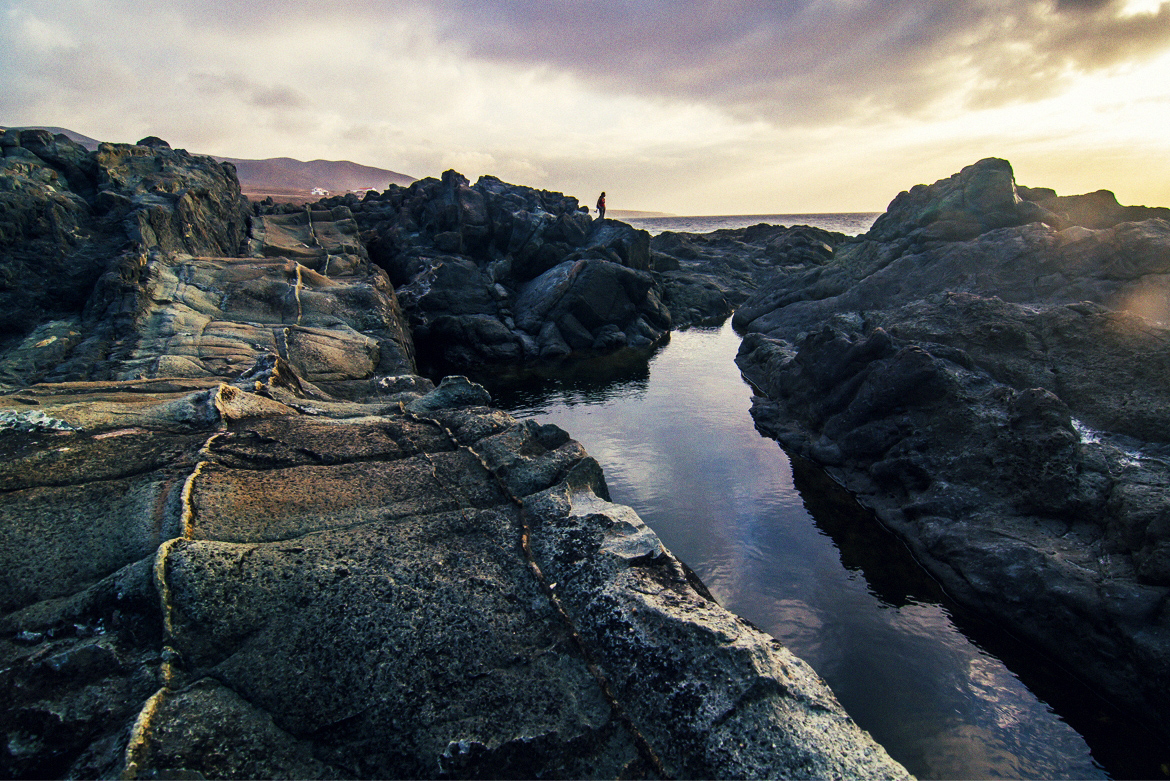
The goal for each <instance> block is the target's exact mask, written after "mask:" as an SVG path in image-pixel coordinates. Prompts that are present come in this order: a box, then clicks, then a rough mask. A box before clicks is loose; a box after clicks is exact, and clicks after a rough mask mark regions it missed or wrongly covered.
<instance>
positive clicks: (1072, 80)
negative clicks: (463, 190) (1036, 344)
mask: <svg viewBox="0 0 1170 781" xmlns="http://www.w3.org/2000/svg"><path fill="white" fill-rule="evenodd" d="M0 125H4V126H22V125H44V126H59V127H65V128H68V129H70V130H74V131H76V132H79V133H82V134H84V135H87V136H91V137H93V138H97V139H99V140H102V141H121V142H134V141H137V140H138V139H140V138H143V137H145V136H148V135H156V136H160V137H162V138H163V139H165V140H167V141H168V142H169V143H170V144H171V145H172V146H174V147H181V148H185V149H188V150H189V151H191V152H199V153H203V154H214V155H220V156H225V157H240V158H264V157H281V156H285V157H294V158H297V159H301V160H312V159H322V158H323V159H329V160H352V161H354V162H358V163H362V164H365V165H372V166H378V167H381V168H387V169H390V170H393V171H398V172H401V173H405V174H408V175H410V176H414V177H418V178H422V177H425V176H439V175H441V174H442V172H443V171H445V170H447V169H450V168H454V169H455V170H457V171H459V172H460V173H462V174H464V175H465V176H467V177H468V178H469V179H471V180H472V181H475V179H476V178H478V177H479V176H480V175H482V174H491V175H494V176H498V177H499V178H501V179H503V180H504V181H507V182H512V183H514V184H523V185H528V186H532V187H537V188H540V189H547V190H554V191H557V192H563V193H566V194H568V195H572V196H575V197H577V198H578V199H580V201H581V202H582V203H586V204H592V203H593V202H594V201H595V200H596V198H597V194H598V193H599V192H600V191H602V190H605V191H606V192H607V203H608V205H609V208H610V209H611V210H612V209H635V210H651V211H662V212H668V213H673V214H680V215H701V214H792V213H799V214H805V213H817V212H847V211H882V210H884V209H885V208H886V206H887V204H888V203H889V202H890V201H891V200H892V199H893V198H894V196H896V195H897V194H898V192H900V191H902V190H906V189H909V188H910V187H912V186H914V185H915V184H919V183H930V182H934V181H936V180H938V179H942V178H945V177H947V176H950V175H951V174H953V173H955V172H957V171H958V170H959V169H961V168H962V167H963V166H965V165H969V164H970V163H973V162H975V161H977V160H980V159H982V158H984V157H992V156H994V157H1002V158H1005V159H1007V160H1009V161H1010V162H1011V163H1012V166H1013V168H1014V170H1015V173H1016V181H1017V182H1018V183H1019V184H1024V185H1028V186H1032V187H1052V188H1054V189H1055V190H1056V191H1057V192H1058V193H1059V194H1061V195H1071V194H1077V193H1084V192H1091V191H1094V190H1098V189H1109V190H1113V191H1114V192H1115V193H1116V194H1117V197H1118V199H1119V200H1120V201H1121V202H1122V203H1124V204H1142V205H1148V206H1170V2H1158V1H1157V0H947V2H939V1H938V0H880V1H878V2H865V1H864V0H685V1H682V0H680V1H678V2H676V1H675V0H658V1H656V2H651V1H649V0H607V1H606V2H596V1H595V0H514V2H506V1H504V0H494V1H491V0H394V1H393V2H390V1H388V0H347V1H346V2H341V3H329V2H320V0H312V1H311V2H309V1H307V0H282V1H281V2H270V3H268V2H254V0H250V1H249V2H229V1H228V0H175V1H174V2H163V1H162V0H157V1H154V0H146V2H143V0H134V2H129V1H124V0H0Z"/></svg>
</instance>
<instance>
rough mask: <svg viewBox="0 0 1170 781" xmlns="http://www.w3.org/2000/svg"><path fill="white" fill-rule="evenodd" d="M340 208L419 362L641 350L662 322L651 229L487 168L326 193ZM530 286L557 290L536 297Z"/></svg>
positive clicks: (662, 330) (487, 362)
mask: <svg viewBox="0 0 1170 781" xmlns="http://www.w3.org/2000/svg"><path fill="white" fill-rule="evenodd" d="M341 205H346V206H347V207H348V208H349V209H350V210H352V213H353V216H354V219H355V220H356V221H357V224H358V226H359V227H360V229H361V231H362V238H363V240H364V241H365V243H366V245H367V247H368V248H369V253H370V257H371V259H372V260H373V261H374V262H375V263H376V264H378V265H379V266H380V267H382V268H383V269H385V270H386V272H387V274H389V277H390V279H391V281H392V282H393V283H394V285H395V288H396V292H397V295H398V298H399V300H400V301H401V303H402V307H403V311H404V313H405V315H406V317H407V319H408V322H409V324H410V328H411V331H412V334H413V336H414V340H415V343H416V345H417V348H418V350H419V355H420V356H422V357H423V359H424V360H425V361H428V362H435V363H438V364H440V365H443V366H454V367H475V366H481V367H482V366H491V365H497V366H498V365H505V364H506V365H513V364H519V363H526V362H541V361H550V360H557V359H560V358H563V357H564V356H566V355H569V354H570V353H579V354H580V353H590V352H608V351H613V350H615V349H619V348H621V347H625V346H633V347H649V346H651V345H653V344H655V343H658V342H660V341H662V340H663V338H664V337H665V336H666V334H667V332H668V331H669V330H670V328H671V318H670V314H669V312H668V310H667V309H666V308H665V307H664V306H663V304H662V301H661V298H660V296H659V295H658V289H657V285H656V283H655V281H654V279H653V278H652V277H651V276H650V275H649V273H648V271H649V269H650V257H651V253H650V236H649V234H648V233H646V232H645V231H641V230H635V229H634V228H632V227H630V226H629V225H626V224H625V223H622V222H618V221H615V220H592V219H590V217H589V215H588V212H587V210H586V209H584V208H582V207H581V206H580V205H579V204H578V202H577V200H576V199H575V198H570V197H567V196H565V195H562V194H561V193H553V192H548V191H542V190H534V189H532V188H529V187H521V186H517V185H511V184H506V183H504V182H502V181H500V180H499V179H497V178H495V177H491V176H485V177H481V178H480V180H479V181H478V182H476V183H475V184H474V185H472V184H471V183H470V182H468V180H467V179H465V178H464V177H463V176H461V175H460V174H458V173H456V172H455V171H447V172H446V173H444V174H443V176H442V178H441V179H423V180H420V181H418V182H415V183H413V184H411V185H410V186H409V187H405V188H404V187H398V186H391V187H390V189H388V190H386V191H385V192H383V193H380V194H377V193H371V194H369V195H367V196H366V197H365V198H363V199H361V201H356V200H354V199H347V198H344V197H339V198H330V199H326V200H324V201H322V202H321V203H320V205H319V207H318V208H321V207H326V208H334V207H337V206H341ZM275 210H276V211H280V210H282V209H280V208H277V209H275ZM566 269H577V270H578V271H579V272H580V273H574V274H573V279H574V280H575V282H574V284H573V285H572V286H571V289H570V290H562V289H560V288H559V287H558V286H562V285H563V283H564V281H565V279H566V276H567V275H566V271H565V270H566ZM639 273H640V274H641V275H642V276H638V274H639ZM634 279H637V280H639V281H638V282H637V283H632V282H631V280H634ZM534 289H539V290H544V291H546V292H547V291H551V290H553V289H556V290H557V291H558V292H547V294H546V295H543V296H538V295H536V294H534V293H533V292H532V291H533V290H534ZM614 294H616V295H617V296H618V298H617V299H615V300H613V301H611V302H609V301H605V299H606V298H607V297H608V296H611V295H614ZM549 296H553V297H554V298H555V299H556V300H555V301H554V300H550V299H549ZM566 296H567V297H566ZM537 298H539V299H540V300H539V301H538V302H536V303H535V304H534V299H537ZM562 299H564V300H562ZM558 301H559V302H560V303H559V304H558V303H557V302H558ZM534 312H538V313H539V316H536V317H534V316H533V313H534Z"/></svg>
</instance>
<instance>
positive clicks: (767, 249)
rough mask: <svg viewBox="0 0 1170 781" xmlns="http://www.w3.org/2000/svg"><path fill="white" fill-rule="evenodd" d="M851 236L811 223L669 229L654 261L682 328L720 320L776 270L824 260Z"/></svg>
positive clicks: (656, 245)
mask: <svg viewBox="0 0 1170 781" xmlns="http://www.w3.org/2000/svg"><path fill="white" fill-rule="evenodd" d="M846 238H847V237H846V236H845V234H844V233H837V232H834V231H826V230H822V229H821V228H813V227H810V226H808V225H795V226H792V227H790V228H786V227H784V226H780V225H768V224H765V223H760V224H759V225H752V226H751V227H748V228H737V229H733V230H727V229H725V230H717V231H713V232H711V233H675V232H671V231H666V232H663V233H660V234H658V235H657V236H654V237H653V238H651V239H650V248H651V263H652V267H653V269H654V271H655V272H656V273H655V278H656V279H657V280H658V282H659V284H660V286H661V288H662V294H661V295H662V302H663V303H664V304H665V305H666V307H667V308H668V309H669V310H670V315H671V319H672V320H673V322H674V326H675V327H676V328H686V327H687V326H691V325H717V324H719V323H722V322H723V321H724V320H726V319H727V318H728V317H730V316H731V313H732V312H733V311H735V309H736V307H738V306H739V305H740V304H742V303H743V302H744V301H745V300H747V298H748V297H749V296H750V295H751V294H752V293H754V292H755V291H756V290H757V289H758V288H759V287H760V285H762V284H764V283H766V282H767V280H769V279H771V277H772V275H773V274H774V273H775V271H776V270H778V269H786V270H788V271H790V272H791V271H792V270H794V269H804V268H808V267H812V266H822V265H824V264H825V263H827V262H828V261H829V260H830V259H831V258H832V257H833V248H834V247H836V246H837V245H838V244H840V243H841V242H842V241H844V240H845V239H846Z"/></svg>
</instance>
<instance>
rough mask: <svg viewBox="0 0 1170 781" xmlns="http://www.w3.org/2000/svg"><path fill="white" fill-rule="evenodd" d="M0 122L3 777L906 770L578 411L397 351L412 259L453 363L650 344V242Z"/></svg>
mask: <svg viewBox="0 0 1170 781" xmlns="http://www.w3.org/2000/svg"><path fill="white" fill-rule="evenodd" d="M3 141H4V147H3V148H4V153H5V158H4V164H5V167H4V169H3V170H2V172H0V174H2V175H0V194H3V195H4V196H5V197H6V198H8V200H6V201H4V204H5V209H4V210H3V214H4V215H5V216H4V220H5V222H4V223H3V226H2V228H3V234H2V236H0V241H3V242H4V245H3V247H4V255H3V256H0V269H2V270H3V272H4V273H5V274H6V275H7V276H5V279H7V280H12V281H13V284H24V283H25V282H27V284H28V290H27V291H26V292H27V293H28V294H29V302H27V303H23V301H24V299H22V298H21V291H20V290H19V289H15V288H4V290H3V291H0V292H3V293H4V295H6V296H7V298H5V299H4V303H12V304H13V305H14V306H16V307H23V309H20V310H19V316H18V317H16V316H14V317H9V319H8V320H6V321H5V324H4V327H5V328H6V329H7V330H6V331H4V332H3V337H2V338H3V341H2V342H0V382H2V383H3V386H2V390H3V391H4V392H5V393H4V395H0V494H2V499H0V686H2V688H3V691H4V692H5V696H6V700H5V702H6V703H7V705H6V707H5V708H4V709H2V710H0V729H2V731H3V734H4V738H5V740H4V741H3V743H2V744H0V775H4V776H6V777H38V778H47V777H122V778H136V777H148V778H159V777H192V778H207V777H258V778H263V777H302V778H318V777H320V778H338V777H345V778H391V777H406V778H420V777H544V776H554V777H601V778H617V777H634V778H646V777H650V778H658V777H678V776H691V777H816V778H821V777H867V778H868V777H873V778H905V777H907V776H906V773H905V771H904V770H903V769H902V768H901V767H900V766H899V765H897V764H896V763H894V762H893V761H892V760H890V759H889V757H888V756H887V755H886V753H885V752H884V751H883V750H882V749H881V747H879V746H878V745H877V744H876V743H874V742H873V740H872V738H871V737H870V736H869V735H868V734H867V733H865V732H863V731H862V730H860V729H859V728H858V727H857V726H856V725H855V724H854V723H853V722H852V721H851V720H850V719H849V717H848V716H847V715H846V714H845V713H844V711H843V710H842V709H841V707H840V705H839V704H838V703H837V701H836V699H835V698H834V697H833V695H832V693H831V692H830V691H829V690H828V688H827V687H826V686H825V684H824V683H823V681H821V680H820V678H818V677H817V675H816V674H815V673H814V672H813V671H812V670H811V669H810V668H809V667H808V666H807V665H806V664H804V663H803V662H802V661H800V660H799V659H797V658H796V657H794V656H793V655H792V654H791V653H789V652H788V651H787V650H786V649H784V648H783V647H781V646H780V644H779V643H777V642H776V641H775V640H774V639H772V638H770V637H768V636H767V635H765V634H763V633H761V632H759V631H758V630H757V629H755V628H754V627H752V626H751V625H749V624H748V623H747V622H745V621H743V620H742V619H739V618H737V617H735V616H733V615H732V614H730V613H728V612H727V611H725V610H724V609H722V608H721V607H719V606H718V605H717V604H715V602H714V601H713V600H712V599H711V597H710V594H709V593H708V592H707V590H706V589H705V588H704V587H703V586H702V584H701V583H700V582H699V581H698V579H697V578H696V577H695V576H694V574H693V573H691V572H690V571H689V570H688V569H687V568H686V567H685V566H684V565H683V564H682V563H681V562H679V561H678V560H677V559H676V558H674V556H672V555H671V554H670V553H669V552H668V551H667V550H666V549H665V548H664V547H663V546H662V544H661V542H660V541H659V540H658V538H657V537H656V536H655V535H654V534H653V533H652V532H651V531H650V530H649V529H648V528H646V526H645V525H644V524H643V523H642V522H641V520H640V519H639V518H638V517H637V515H636V514H635V513H634V511H633V510H631V509H630V508H628V507H624V506H621V505H617V504H614V503H612V502H611V501H610V499H609V495H608V491H607V489H606V486H605V480H604V477H603V475H602V473H601V469H600V467H599V466H598V464H597V463H596V462H595V461H594V460H593V459H592V458H590V457H589V456H588V454H587V453H586V452H585V451H584V449H583V448H582V447H581V446H580V445H579V444H578V443H577V442H575V441H573V440H572V439H571V438H570V437H569V435H568V433H567V432H565V431H562V430H561V429H558V428H557V427H555V426H542V425H539V424H537V423H535V422H532V421H525V422H518V421H516V420H515V419H513V418H512V417H511V416H509V415H507V414H506V413H503V412H501V411H499V410H496V409H492V408H491V407H490V406H487V405H488V403H489V402H490V397H489V396H488V394H487V392H486V391H485V390H484V389H483V388H482V387H481V386H478V385H476V384H474V383H472V382H470V381H468V380H467V379H466V378H463V377H448V378H446V379H444V380H443V381H442V382H441V383H440V384H439V386H438V387H435V386H434V385H433V383H431V382H430V381H429V380H427V379H424V378H423V377H420V376H418V375H417V374H415V372H414V369H415V359H414V352H413V349H414V347H413V341H412V338H411V337H412V335H411V332H410V330H409V328H408V326H407V324H406V322H405V319H406V318H405V316H404V315H403V314H402V309H401V308H400V304H399V298H398V295H397V294H396V292H395V290H394V287H393V282H392V279H391V277H392V276H393V275H395V274H406V275H408V276H407V278H406V279H405V280H403V281H402V287H401V288H400V290H401V292H402V298H403V300H404V302H406V303H407V306H406V309H407V311H408V312H409V313H410V316H411V318H412V319H413V320H414V321H415V322H416V323H418V324H419V326H420V328H421V329H424V330H425V329H430V330H429V331H428V332H427V333H429V334H431V335H434V334H439V335H442V337H443V338H444V339H446V338H448V335H450V334H456V335H460V336H458V338H457V339H455V340H454V347H456V348H460V349H464V350H466V351H467V353H466V360H468V361H474V360H484V359H485V356H487V357H489V358H491V359H493V360H497V359H498V360H507V361H516V360H523V359H525V358H527V357H528V356H531V355H539V352H540V349H541V345H543V344H553V343H554V342H556V341H557V340H559V342H560V344H562V345H564V347H565V348H566V349H568V341H569V340H573V342H574V344H577V345H585V341H586V340H588V341H589V343H588V346H587V348H586V349H589V350H609V349H613V348H615V347H617V346H619V345H620V344H622V343H623V341H624V342H625V343H631V342H634V341H635V340H637V339H639V338H641V339H644V340H645V341H646V343H650V342H652V341H653V340H654V339H656V338H660V337H661V335H662V334H663V333H664V331H665V329H667V328H669V315H668V314H667V313H666V310H665V309H664V308H663V307H662V305H661V303H659V301H658V299H657V297H656V296H655V294H654V282H653V279H652V277H651V276H650V274H649V272H647V270H646V266H647V263H648V257H649V253H648V249H647V247H648V243H647V242H646V241H645V236H644V234H639V233H638V232H634V231H633V230H632V229H629V228H628V226H624V227H623V226H622V225H621V224H620V223H613V222H611V221H605V223H604V224H601V225H597V224H594V223H592V222H590V221H589V219H588V217H587V215H584V214H583V213H581V212H579V211H578V210H577V209H576V207H575V205H574V204H573V202H571V201H570V200H569V199H564V198H563V196H556V197H554V195H552V194H548V193H540V192H537V191H534V190H528V189H526V188H514V187H511V186H509V185H504V184H503V183H501V182H499V181H498V180H494V179H485V180H481V182H480V183H479V184H477V185H476V187H471V186H470V185H468V183H467V182H466V181H465V180H462V178H461V177H459V176H458V175H456V174H448V175H445V176H444V178H443V180H442V181H438V180H424V182H421V183H419V184H418V187H417V188H415V187H413V186H412V188H411V189H409V190H406V191H401V190H398V191H394V190H392V191H388V193H386V194H383V196H382V197H371V198H367V199H366V200H365V201H363V202H362V203H363V204H371V208H370V209H369V210H364V209H360V208H359V209H358V211H359V212H363V214H364V215H365V216H363V217H362V218H361V220H359V219H357V218H356V214H355V212H354V211H352V210H351V205H355V199H347V203H348V204H350V205H346V203H331V204H318V205H316V206H314V207H310V208H303V209H297V208H272V209H267V210H261V211H255V212H253V211H252V210H251V209H250V207H249V206H248V204H247V202H246V201H244V200H243V199H242V198H241V197H240V196H239V187H238V183H237V182H236V180H235V176H234V172H233V170H232V168H231V166H230V165H221V164H219V163H216V162H215V161H213V160H211V159H210V158H201V157H195V156H191V155H188V154H187V153H186V152H184V151H182V150H173V149H170V147H169V145H167V144H166V143H165V142H162V141H161V140H159V139H154V138H148V139H144V140H143V142H142V143H140V144H137V145H109V144H102V145H100V146H99V148H98V150H97V151H96V152H93V153H90V152H86V151H85V150H83V149H81V148H80V147H77V146H76V145H72V144H71V142H68V140H67V139H64V140H63V137H54V136H50V135H48V134H46V133H43V132H32V133H31V134H27V132H20V133H17V134H13V133H11V132H9V133H6V134H5V135H4V136H3ZM569 207H572V208H569ZM505 215H506V216H505ZM375 216H380V217H381V218H384V222H385V223H386V224H385V225H382V226H381V227H375V228H372V229H371V228H366V227H363V225H362V220H368V219H371V218H372V217H375ZM367 224H368V222H367ZM505 226H507V227H508V230H507V231H505V230H504V228H505ZM383 228H384V230H383ZM371 230H372V231H374V232H373V233H372V234H370V233H368V232H369V231H371ZM363 231H366V232H367V234H366V235H370V236H371V239H372V242H373V245H374V246H375V247H377V248H378V249H377V253H378V255H377V256H378V258H379V263H381V264H383V265H385V266H386V268H388V269H390V271H389V273H388V272H387V270H386V269H384V268H383V267H382V265H379V263H375V262H371V257H370V255H369V254H368V253H367V250H366V244H365V241H364V240H363ZM38 258H39V259H41V260H40V261H39V262H40V263H41V264H42V266H43V267H38V266H37V262H38ZM514 262H516V264H517V267H518V268H520V269H522V270H521V271H519V272H513V271H512V268H513V263H514ZM517 273H518V274H519V276H517ZM549 275H551V276H549ZM25 277H27V280H25V279H24V278H25ZM432 283H433V284H432ZM58 288H59V289H60V291H61V292H62V294H61V295H58V292H57V290H58ZM521 290H523V291H524V292H523V294H522V293H521ZM521 298H523V300H524V305H523V306H520V304H519V301H520V299H521ZM513 313H515V314H513ZM522 315H523V317H524V318H531V322H529V320H528V319H525V320H524V322H525V324H527V325H529V327H531V328H532V329H535V330H533V331H526V330H524V329H523V328H522V327H521V326H520V325H519V324H517V322H516V320H514V319H513V317H514V316H515V318H517V319H519V318H520V317H521V316H522ZM538 337H539V338H540V339H541V340H542V341H541V342H538V341H537V339H538ZM432 338H433V337H432ZM546 338H547V341H544V340H545V339H546ZM509 345H516V346H517V347H516V349H515V350H514V351H511V352H509V348H508V346H509ZM488 348H490V349H488ZM577 349H582V348H581V347H578V348H577Z"/></svg>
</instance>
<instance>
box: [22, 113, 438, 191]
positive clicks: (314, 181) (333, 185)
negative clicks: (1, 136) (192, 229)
mask: <svg viewBox="0 0 1170 781" xmlns="http://www.w3.org/2000/svg"><path fill="white" fill-rule="evenodd" d="M34 127H36V128H38V129H41V130H48V131H49V132H50V133H64V134H65V135H66V136H67V137H69V138H70V139H72V140H73V141H76V142H77V143H79V144H81V145H82V146H83V147H85V148H86V149H89V150H90V151H93V150H95V149H97V148H98V144H99V143H101V142H99V141H98V140H97V139H95V138H90V137H89V136H83V135H81V134H80V133H76V132H74V131H72V130H68V129H67V128H63V127H45V126H34ZM17 129H18V130H31V129H33V127H21V128H17ZM212 157H214V158H215V159H216V160H220V161H226V162H229V163H232V164H233V165H235V167H236V174H237V175H238V176H239V178H240V189H242V190H243V191H244V195H246V196H248V197H249V198H251V199H252V200H257V201H258V200H263V199H264V198H272V200H274V201H283V202H286V203H304V202H306V201H315V200H317V199H318V198H321V197H323V196H324V195H326V194H328V195H339V194H344V193H347V192H351V191H355V190H357V191H361V190H371V189H372V190H377V191H379V192H381V191H382V190H385V189H386V187H387V186H388V185H390V184H399V185H403V186H406V185H409V184H410V183H411V182H414V181H416V180H415V178H414V177H413V176H407V175H406V174H400V173H398V172H396V171H388V170H386V169H384V168H374V167H372V166H368V165H359V164H358V163H352V162H350V161H349V160H310V161H309V162H302V161H300V160H294V159H293V158H291V157H270V158H267V159H264V160H248V159H243V158H238V157H219V156H218V155H212Z"/></svg>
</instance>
